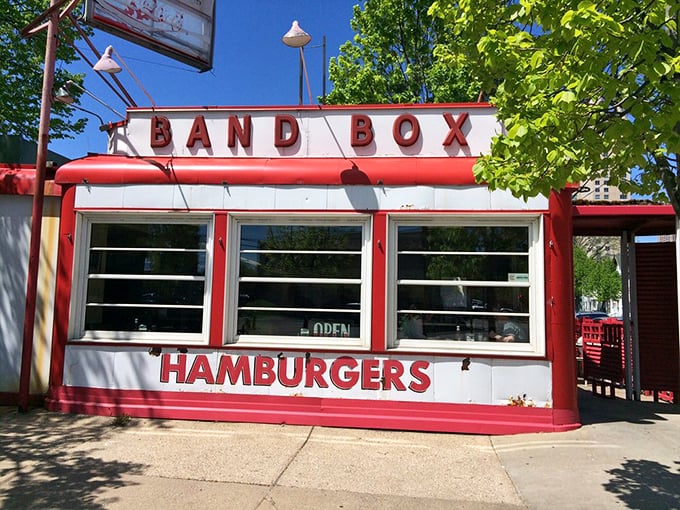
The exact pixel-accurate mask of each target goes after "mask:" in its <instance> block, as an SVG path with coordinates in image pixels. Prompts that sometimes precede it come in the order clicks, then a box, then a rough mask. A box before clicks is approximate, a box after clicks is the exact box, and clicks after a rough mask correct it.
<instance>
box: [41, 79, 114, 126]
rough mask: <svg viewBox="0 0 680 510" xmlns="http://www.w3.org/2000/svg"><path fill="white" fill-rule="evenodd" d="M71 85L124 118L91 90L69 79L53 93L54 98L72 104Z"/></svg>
mask: <svg viewBox="0 0 680 510" xmlns="http://www.w3.org/2000/svg"><path fill="white" fill-rule="evenodd" d="M71 87H75V88H77V89H78V90H80V91H82V92H83V93H85V94H87V95H88V96H90V97H91V98H92V99H94V100H95V101H97V102H98V103H99V104H101V105H104V106H105V107H106V108H108V109H109V110H111V111H112V112H113V113H115V114H116V115H118V116H119V117H120V118H121V119H124V118H125V115H123V114H122V113H120V112H118V111H117V110H115V109H113V108H112V107H111V106H110V105H108V104H107V103H105V102H104V101H102V100H101V99H99V98H98V97H97V96H95V95H94V94H93V93H92V92H90V91H89V90H87V89H85V88H84V87H81V86H80V85H78V84H77V83H76V82H74V81H71V80H68V81H67V82H66V83H64V86H63V87H62V88H60V89H59V90H57V93H56V94H55V95H54V98H55V99H56V100H57V101H59V102H61V103H65V104H70V105H72V104H73V101H74V98H73V96H72V95H71ZM102 124H103V122H102Z"/></svg>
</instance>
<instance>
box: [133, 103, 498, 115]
mask: <svg viewBox="0 0 680 510" xmlns="http://www.w3.org/2000/svg"><path fill="white" fill-rule="evenodd" d="M451 108H458V109H468V110H479V109H485V108H492V106H491V105H490V104H489V103H424V104H417V105H415V104H362V105H359V106H357V105H288V106H286V105H276V106H243V105H241V106H203V107H201V106H168V107H160V108H149V107H148V106H147V107H142V106H140V107H133V108H128V109H127V111H128V112H151V113H163V112H168V111H192V112H199V111H211V112H213V111H217V112H219V111H234V112H260V111H272V112H274V111H286V112H289V111H298V110H307V111H310V110H311V111H333V110H336V111H365V110H395V111H400V112H403V111H404V110H447V109H451Z"/></svg>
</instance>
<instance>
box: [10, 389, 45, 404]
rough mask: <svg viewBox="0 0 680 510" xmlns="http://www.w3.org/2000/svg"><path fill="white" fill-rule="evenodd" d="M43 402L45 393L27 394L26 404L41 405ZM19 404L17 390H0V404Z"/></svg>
mask: <svg viewBox="0 0 680 510" xmlns="http://www.w3.org/2000/svg"><path fill="white" fill-rule="evenodd" d="M44 403H45V395H29V396H28V405H29V406H31V407H42V406H43V404H44ZM17 405H19V392H9V391H8V392H4V391H0V406H17Z"/></svg>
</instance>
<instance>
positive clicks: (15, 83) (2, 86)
mask: <svg viewBox="0 0 680 510" xmlns="http://www.w3.org/2000/svg"><path fill="white" fill-rule="evenodd" d="M48 5H49V2H48V1H45V0H42V1H41V0H9V2H5V5H4V7H2V8H0V62H2V66H0V126H1V127H0V135H19V136H21V137H22V138H24V139H25V140H30V141H36V140H37V139H38V119H39V117H40V100H41V95H42V82H43V63H44V60H45V41H46V33H45V32H46V31H45V30H43V31H42V32H40V33H38V34H37V35H35V36H33V37H29V38H22V37H21V34H20V30H21V29H22V28H24V27H25V26H26V25H28V24H29V23H30V22H31V21H33V20H34V19H35V17H36V16H37V15H39V14H40V13H41V12H43V11H44V10H45V9H46V8H47V7H48ZM59 31H60V36H59V39H58V40H59V45H58V48H57V66H56V70H55V80H54V83H55V86H59V85H61V84H63V83H65V82H66V81H67V80H73V81H75V82H82V75H75V74H71V73H69V72H68V70H67V68H66V67H65V66H66V65H67V64H69V63H71V62H73V61H75V60H77V56H76V52H75V50H74V49H73V47H72V46H70V45H69V44H66V42H67V41H73V40H77V39H78V38H79V36H78V33H77V31H76V30H75V28H74V27H73V26H72V25H71V24H70V23H69V22H68V21H67V20H62V22H61V23H60V25H59ZM74 92H75V91H74ZM85 122H86V120H85V119H82V118H77V115H76V110H73V109H72V108H70V107H68V106H67V105H64V104H62V103H59V102H56V101H55V102H54V104H53V106H52V116H51V121H50V137H51V138H73V137H74V135H77V134H78V133H81V132H82V131H83V130H84V128H85Z"/></svg>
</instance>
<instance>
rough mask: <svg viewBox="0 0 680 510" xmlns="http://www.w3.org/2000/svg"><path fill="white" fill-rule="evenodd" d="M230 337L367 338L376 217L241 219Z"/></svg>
mask: <svg viewBox="0 0 680 510" xmlns="http://www.w3.org/2000/svg"><path fill="white" fill-rule="evenodd" d="M230 235H231V236H232V237H231V239H232V246H234V245H235V246H236V247H237V248H236V249H232V250H231V253H234V254H235V255H237V257H234V258H235V259H237V261H238V263H237V266H236V261H234V264H233V265H232V272H233V273H234V274H235V278H234V282H235V285H234V289H235V291H234V292H233V294H232V298H231V301H232V302H233V303H236V306H231V307H229V308H230V309H233V310H234V312H235V313H234V314H232V320H231V323H230V324H231V327H230V331H229V332H228V334H227V336H228V339H227V340H228V341H230V342H233V341H237V340H238V341H239V343H247V342H255V343H272V342H278V341H282V340H283V339H285V341H286V343H287V345H314V344H324V343H325V344H330V345H333V346H343V345H348V346H349V345H351V346H357V345H364V343H366V342H367V335H366V332H365V331H364V330H368V326H367V325H368V321H369V318H368V307H367V305H366V303H367V302H369V301H370V299H369V298H368V295H369V294H367V293H368V285H367V283H366V282H367V281H368V278H367V277H366V275H367V271H368V259H369V257H368V256H367V253H368V246H369V243H368V242H367V236H368V235H369V233H368V219H367V217H365V216H353V217H351V218H350V217H348V216H344V215H343V216H340V217H334V218H333V219H323V218H306V217H299V216H288V217H277V218H276V219H275V220H271V219H265V218H262V217H259V218H253V217H241V216H236V217H234V218H233V221H232V226H231V227H230Z"/></svg>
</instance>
